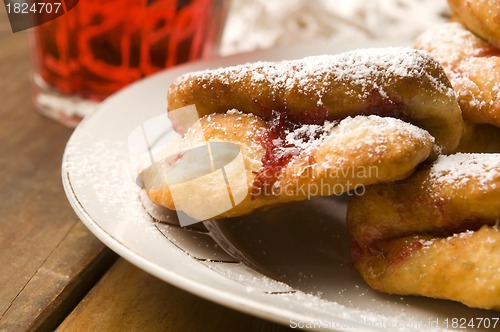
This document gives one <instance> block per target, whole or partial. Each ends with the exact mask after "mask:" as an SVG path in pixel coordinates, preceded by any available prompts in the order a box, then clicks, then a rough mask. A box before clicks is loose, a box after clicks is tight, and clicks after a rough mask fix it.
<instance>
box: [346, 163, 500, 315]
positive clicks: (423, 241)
mask: <svg viewBox="0 0 500 332" xmlns="http://www.w3.org/2000/svg"><path fill="white" fill-rule="evenodd" d="M499 220H500V154H456V155H452V156H441V157H440V158H439V159H438V160H437V161H436V162H435V163H434V164H433V165H429V166H426V167H423V168H422V169H420V170H418V171H417V172H415V173H414V174H413V175H412V176H411V177H410V178H408V179H406V180H403V181H400V182H397V183H394V184H390V185H388V184H381V185H375V186H372V187H369V188H367V190H366V193H365V195H363V196H360V197H353V198H352V200H351V201H350V203H349V207H348V213H347V222H348V226H349V231H350V234H351V240H352V256H353V262H354V265H355V267H356V268H357V269H358V270H359V271H360V273H361V274H362V276H363V278H364V279H365V280H366V281H367V283H368V284H370V285H371V286H372V287H374V288H375V289H378V290H381V291H384V292H388V293H394V294H414V295H424V296H431V297H436V298H445V299H452V300H455V301H460V302H462V303H465V304H467V305H469V306H474V307H479V308H487V309H500V277H499V276H498V273H497V275H495V276H493V272H494V271H498V269H500V259H499V258H498V255H497V254H496V252H495V250H498V247H499V246H500V231H499V230H498V229H497V228H496V227H483V228H481V227H482V226H483V225H489V226H494V225H495V224H497V223H498V221H499ZM480 228H481V231H479V232H477V233H474V234H472V233H473V232H472V231H476V230H478V229H480ZM467 230H469V231H467ZM467 248H469V249H467ZM495 264H496V265H495ZM483 278H490V279H485V280H484V279H483ZM464 283H468V285H467V287H465V286H464ZM486 283H488V287H484V286H485V284H486Z"/></svg>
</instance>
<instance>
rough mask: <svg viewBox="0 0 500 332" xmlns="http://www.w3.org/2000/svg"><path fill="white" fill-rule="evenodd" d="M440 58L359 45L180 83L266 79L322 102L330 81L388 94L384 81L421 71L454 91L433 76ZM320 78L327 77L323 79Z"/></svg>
mask: <svg viewBox="0 0 500 332" xmlns="http://www.w3.org/2000/svg"><path fill="white" fill-rule="evenodd" d="M430 64H433V65H434V66H435V67H436V66H437V64H436V63H434V61H433V60H432V58H431V57H430V55H429V54H428V53H427V52H423V51H418V50H415V49H412V48H403V47H389V48H370V49H358V50H353V51H349V52H345V53H341V54H337V55H322V56H314V57H307V58H304V59H299V60H293V61H282V62H256V63H249V64H245V65H239V66H231V67H226V68H219V69H214V70H206V71H199V72H194V73H189V74H185V75H183V76H181V77H180V78H179V79H178V81H177V83H178V84H179V85H181V88H182V85H183V84H189V85H194V84H201V85H204V86H207V83H208V82H210V83H212V82H219V83H222V84H224V85H227V86H230V85H231V84H232V83H237V82H242V81H245V82H246V83H250V86H251V87H256V86H259V85H262V84H265V85H268V86H270V87H272V89H273V90H275V91H278V90H281V91H283V90H285V91H291V90H293V91H299V92H301V93H307V94H312V95H315V96H316V98H317V104H318V105H321V104H322V97H323V96H324V95H325V94H326V93H327V92H329V90H328V89H329V85H328V84H327V82H329V81H332V80H334V81H338V82H347V80H349V84H352V85H354V86H355V88H353V89H352V90H351V93H354V90H355V91H356V93H358V94H359V95H360V97H363V98H366V97H367V96H368V95H369V94H370V93H372V92H373V89H378V92H379V93H380V95H381V96H387V92H386V91H385V90H384V88H383V86H384V85H385V83H389V82H391V81H393V80H395V79H398V78H401V77H413V78H418V77H422V78H425V79H426V80H428V81H430V82H431V83H432V84H433V85H434V86H433V88H434V89H436V90H437V91H439V92H442V93H446V94H450V93H451V94H452V93H453V91H451V89H450V88H449V87H448V86H447V85H446V84H445V83H443V82H441V81H439V80H437V79H436V78H434V77H432V76H431V75H430V74H429V73H428V72H427V71H426V69H425V68H428V67H429V65H430ZM321 82H325V83H324V84H321Z"/></svg>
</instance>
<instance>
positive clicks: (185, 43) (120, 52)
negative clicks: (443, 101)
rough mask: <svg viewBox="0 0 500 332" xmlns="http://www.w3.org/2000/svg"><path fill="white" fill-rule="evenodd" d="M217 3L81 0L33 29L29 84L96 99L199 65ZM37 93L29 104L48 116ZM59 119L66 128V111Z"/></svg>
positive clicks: (217, 16) (210, 42) (210, 36)
mask: <svg viewBox="0 0 500 332" xmlns="http://www.w3.org/2000/svg"><path fill="white" fill-rule="evenodd" d="M215 2H220V1H218V0H106V1H102V0H82V1H80V2H79V3H78V5H77V6H76V7H75V8H73V9H72V10H70V11H69V12H68V13H66V14H65V15H63V16H61V17H59V18H57V19H55V20H53V21H50V22H47V23H45V24H42V25H40V26H38V27H36V28H35V29H34V32H33V34H34V35H33V37H34V38H33V41H34V43H33V45H34V60H35V69H36V74H35V84H36V85H38V86H39V87H40V88H41V89H46V88H47V87H49V88H50V89H52V91H56V93H60V94H62V95H70V96H76V97H80V98H84V99H87V100H94V101H101V100H103V99H104V98H106V97H107V96H109V95H110V94H112V93H113V92H116V91H117V90H119V89H121V88H123V87H124V86H126V85H128V84H129V83H131V82H133V81H136V80H138V79H140V78H142V77H145V76H147V75H150V74H153V73H155V72H157V71H159V70H161V69H164V68H168V67H172V66H175V65H177V64H180V63H184V62H187V61H191V60H195V59H199V58H200V57H202V56H204V55H206V53H207V49H213V48H214V47H215V46H214V43H216V42H217V41H216V38H214V31H213V30H211V28H213V24H214V22H213V20H219V21H220V20H221V13H220V12H214V10H217V9H216V8H217V6H216V3H215ZM219 6H220V3H219ZM218 10H219V11H220V10H221V9H220V8H219V9H218ZM217 24H221V22H218V23H217ZM36 93H39V92H35V103H36V104H37V105H38V106H39V107H40V108H42V111H44V112H45V113H47V110H43V108H44V107H46V105H39V104H40V103H37V99H36ZM42 104H43V102H42ZM64 107H67V106H64ZM59 111H60V110H59ZM65 111H67V110H65ZM64 113H66V114H65V115H62V117H61V118H59V120H61V121H62V122H68V121H67V120H68V119H66V118H64V117H65V116H66V117H67V116H70V117H71V112H64ZM49 115H50V116H52V117H55V116H54V115H53V114H52V115H51V114H49ZM77 115H78V114H77ZM76 121H78V120H76ZM70 122H71V121H70ZM67 124H68V123H67ZM70 125H71V123H70Z"/></svg>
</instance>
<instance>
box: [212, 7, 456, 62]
mask: <svg viewBox="0 0 500 332" xmlns="http://www.w3.org/2000/svg"><path fill="white" fill-rule="evenodd" d="M230 6H231V7H230V10H229V16H228V19H227V28H226V29H225V32H224V36H223V39H222V45H221V54H223V55H227V54H232V53H238V52H243V51H251V50H256V49H265V48H270V47H275V46H284V45H290V44H294V43H299V42H306V41H311V40H318V39H322V40H325V39H326V40H332V42H342V41H343V40H356V39H357V40H361V39H366V38H389V39H395V40H408V44H411V41H412V40H413V38H414V37H415V36H416V35H418V34H419V33H420V32H422V31H424V30H425V29H427V28H428V27H430V26H432V25H433V24H436V23H440V22H443V21H444V20H446V19H447V16H448V7H447V4H446V0H231V5H230Z"/></svg>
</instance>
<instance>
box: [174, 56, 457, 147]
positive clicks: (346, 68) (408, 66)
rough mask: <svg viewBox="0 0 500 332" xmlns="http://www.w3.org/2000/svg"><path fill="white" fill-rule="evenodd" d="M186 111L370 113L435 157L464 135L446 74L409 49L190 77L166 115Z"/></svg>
mask: <svg viewBox="0 0 500 332" xmlns="http://www.w3.org/2000/svg"><path fill="white" fill-rule="evenodd" d="M191 104H195V105H196V107H197V110H198V112H199V113H200V115H201V116H203V115H207V114H212V113H224V112H226V111H227V110H229V109H233V108H235V109H238V110H239V111H242V112H244V113H252V114H255V115H258V116H261V117H263V118H264V119H267V120H269V119H271V118H272V116H273V112H278V113H281V114H286V116H287V117H288V119H290V120H291V121H293V122H296V123H303V124H322V123H324V121H326V120H328V121H337V120H342V119H344V118H346V117H349V116H351V117H353V116H357V115H370V114H374V115H379V116H387V117H395V118H399V119H402V120H404V121H407V122H410V123H413V124H415V125H417V126H419V127H421V128H424V129H426V130H427V131H429V132H430V133H431V135H433V136H434V137H435V138H436V147H437V149H436V150H442V152H443V153H445V154H449V153H452V152H453V151H454V150H455V149H456V147H457V145H458V143H459V141H460V138H461V136H462V132H463V122H462V116H461V112H460V109H459V107H458V104H457V102H456V97H455V95H454V92H453V90H452V87H451V85H450V83H449V81H448V79H447V77H446V74H445V73H444V71H443V69H442V68H441V66H440V65H439V64H438V63H437V62H436V61H435V60H433V59H432V58H431V57H430V56H429V55H428V53H426V52H422V51H418V50H415V49H411V48H380V49H360V50H354V51H350V52H346V53H342V54H338V55H331V56H317V57H308V58H304V59H301V60H294V61H282V62H257V63H252V64H247V65H240V66H233V67H228V68H221V69H214V70H206V71H201V72H195V73H189V74H186V75H183V76H181V77H180V78H179V79H178V80H177V81H176V82H174V83H173V84H172V85H171V87H170V90H169V94H168V108H169V111H172V110H175V109H177V108H180V107H184V106H187V105H191ZM174 126H175V123H174Z"/></svg>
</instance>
